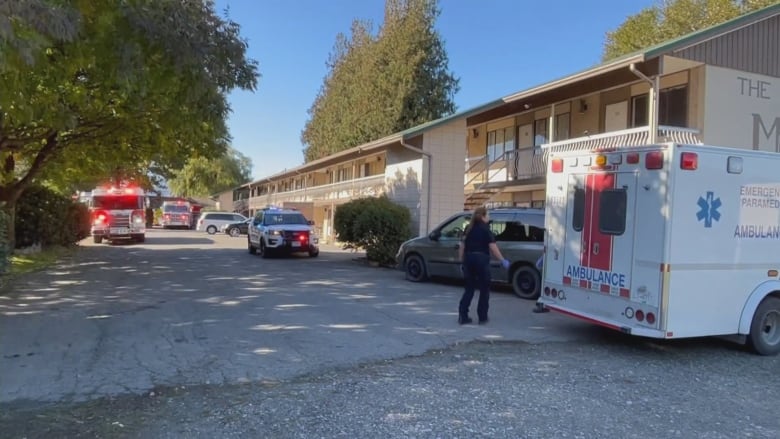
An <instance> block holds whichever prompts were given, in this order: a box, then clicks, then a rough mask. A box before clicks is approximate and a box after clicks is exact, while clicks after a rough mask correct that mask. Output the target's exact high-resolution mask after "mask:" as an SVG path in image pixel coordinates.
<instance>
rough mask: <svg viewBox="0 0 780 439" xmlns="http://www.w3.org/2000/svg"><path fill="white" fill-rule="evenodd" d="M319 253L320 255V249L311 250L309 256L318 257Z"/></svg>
mask: <svg viewBox="0 0 780 439" xmlns="http://www.w3.org/2000/svg"><path fill="white" fill-rule="evenodd" d="M319 255H320V251H319V250H309V257H310V258H316V257H317V256H319Z"/></svg>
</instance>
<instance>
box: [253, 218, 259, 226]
mask: <svg viewBox="0 0 780 439" xmlns="http://www.w3.org/2000/svg"><path fill="white" fill-rule="evenodd" d="M252 225H253V226H257V225H260V221H258V220H257V219H253V220H252Z"/></svg>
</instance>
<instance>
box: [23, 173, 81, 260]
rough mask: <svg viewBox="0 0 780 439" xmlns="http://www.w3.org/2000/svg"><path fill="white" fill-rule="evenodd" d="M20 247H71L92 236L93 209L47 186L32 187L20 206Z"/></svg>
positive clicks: (27, 191)
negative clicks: (90, 217)
mask: <svg viewBox="0 0 780 439" xmlns="http://www.w3.org/2000/svg"><path fill="white" fill-rule="evenodd" d="M15 225H16V247H17V248H23V247H29V246H31V245H35V244H40V245H41V246H43V247H50V246H58V245H59V246H68V245H71V244H74V243H76V242H78V241H79V240H81V239H83V238H85V237H87V236H89V210H88V209H87V207H86V206H85V205H83V204H81V203H77V202H75V201H73V200H71V199H70V198H68V197H65V196H63V195H60V194H58V193H57V192H54V191H52V190H51V189H47V188H44V187H31V188H29V189H28V190H26V191H25V193H24V195H22V197H21V198H20V199H19V201H18V202H17V204H16V224H15Z"/></svg>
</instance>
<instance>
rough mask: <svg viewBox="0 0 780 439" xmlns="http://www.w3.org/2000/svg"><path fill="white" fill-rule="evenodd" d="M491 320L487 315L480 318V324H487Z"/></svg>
mask: <svg viewBox="0 0 780 439" xmlns="http://www.w3.org/2000/svg"><path fill="white" fill-rule="evenodd" d="M489 321H490V319H488V318H487V317H485V318H484V319H479V324H480V325H484V324H486V323H487V322H489Z"/></svg>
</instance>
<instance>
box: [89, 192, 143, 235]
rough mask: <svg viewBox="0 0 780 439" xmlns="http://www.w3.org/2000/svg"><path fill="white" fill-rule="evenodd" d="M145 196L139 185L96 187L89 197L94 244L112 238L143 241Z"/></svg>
mask: <svg viewBox="0 0 780 439" xmlns="http://www.w3.org/2000/svg"><path fill="white" fill-rule="evenodd" d="M145 200H146V196H145V193H144V190H143V189H141V188H139V187H134V186H127V187H113V186H111V187H97V188H95V189H93V190H92V194H91V196H90V198H89V210H90V214H91V218H92V226H91V233H92V239H93V241H94V242H95V243H96V244H100V243H101V242H103V240H104V239H105V240H106V241H111V242H113V241H115V240H132V241H134V242H144V240H145V237H146V218H145V211H144V207H145V206H144V204H145Z"/></svg>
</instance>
